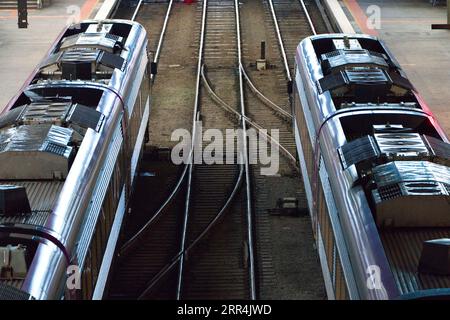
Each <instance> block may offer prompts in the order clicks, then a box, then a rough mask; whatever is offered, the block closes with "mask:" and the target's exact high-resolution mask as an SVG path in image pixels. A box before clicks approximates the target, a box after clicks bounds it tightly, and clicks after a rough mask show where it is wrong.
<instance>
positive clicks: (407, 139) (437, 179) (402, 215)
mask: <svg viewBox="0 0 450 320" xmlns="http://www.w3.org/2000/svg"><path fill="white" fill-rule="evenodd" d="M293 108H294V113H295V125H294V130H295V138H296V144H297V149H298V154H299V159H300V165H301V170H302V176H303V180H304V184H305V189H306V193H307V201H308V206H309V209H310V214H311V219H312V224H313V229H314V235H315V239H316V242H317V248H318V252H319V256H320V262H321V267H322V271H323V275H324V279H325V287H326V291H327V295H328V297H329V298H330V299H408V298H411V299H412V298H417V299H427V298H448V297H449V296H450V289H449V288H450V261H449V258H448V257H449V256H450V240H449V238H450V196H449V195H450V144H449V139H448V137H447V135H446V134H445V132H444V131H443V129H442V128H441V127H440V126H439V124H438V122H437V121H436V119H435V117H434V116H433V114H432V112H431V111H430V109H429V108H428V107H427V105H426V104H425V103H424V101H423V99H422V98H421V97H420V95H419V94H418V93H417V91H416V90H415V89H414V87H413V86H412V84H411V83H410V81H409V80H408V79H407V77H406V75H405V73H404V72H403V71H402V69H401V67H400V66H399V64H398V62H397V61H396V60H395V58H394V56H393V55H392V53H391V52H390V51H389V50H388V49H387V48H386V46H385V45H384V44H383V42H381V41H379V40H378V39H377V38H375V37H372V36H367V35H343V34H325V35H319V36H312V37H309V38H306V39H304V40H303V41H302V42H301V43H300V44H299V46H298V48H297V51H296V75H295V85H294V106H293Z"/></svg>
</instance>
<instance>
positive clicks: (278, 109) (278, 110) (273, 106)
mask: <svg viewBox="0 0 450 320" xmlns="http://www.w3.org/2000/svg"><path fill="white" fill-rule="evenodd" d="M242 74H243V75H244V77H245V79H246V80H247V84H248V85H249V87H250V89H251V90H252V92H253V93H254V94H255V95H256V96H257V97H258V98H259V99H260V100H261V101H262V102H263V103H264V104H265V105H266V106H268V107H269V108H271V109H272V110H273V111H275V112H276V113H277V114H280V115H281V116H282V117H283V120H291V121H292V119H293V116H292V115H291V114H290V113H289V112H287V111H285V110H284V109H283V108H281V107H280V106H278V105H277V104H275V103H274V102H273V101H271V100H270V99H269V98H267V97H266V96H265V95H264V94H263V93H262V92H261V91H259V90H258V89H257V88H256V86H255V85H254V84H253V82H252V80H251V79H250V77H249V76H248V75H247V72H246V71H245V69H244V68H242Z"/></svg>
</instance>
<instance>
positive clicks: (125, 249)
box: [118, 0, 192, 256]
mask: <svg viewBox="0 0 450 320" xmlns="http://www.w3.org/2000/svg"><path fill="white" fill-rule="evenodd" d="M142 2H143V1H140V2H139V3H138V5H137V7H136V9H135V11H134V14H133V18H132V20H135V19H136V17H137V14H138V11H139V10H140V7H141V5H142ZM172 5H173V0H170V2H169V5H168V7H167V11H166V15H165V18H164V23H163V27H162V29H161V35H160V37H159V41H158V46H157V49H156V53H155V57H154V60H153V62H154V63H158V60H159V55H160V53H161V48H162V43H163V41H164V35H165V33H166V29H167V24H168V21H169V17H170V13H171V11H172ZM153 76H154V75H153V74H152V75H151V79H152V80H153V79H154V78H153ZM190 153H192V150H191V151H190ZM189 157H190V155H189V156H188V158H189ZM187 169H188V166H187V164H186V165H185V168H184V170H183V173H182V174H181V176H180V178H179V179H178V182H177V184H176V186H175V188H174V190H173V191H172V193H171V194H170V195H169V197H168V198H167V199H166V200H165V201H164V203H163V204H162V205H161V207H160V208H159V209H158V210H157V211H156V213H155V214H154V215H153V216H152V218H151V219H150V220H149V221H148V222H147V223H146V224H145V225H144V226H143V227H142V228H141V229H139V231H138V232H137V233H136V234H135V235H134V236H133V237H132V238H130V239H129V240H128V241H127V242H126V243H125V244H124V245H123V246H122V247H121V248H120V250H119V253H118V256H123V255H125V254H126V253H128V251H129V250H130V249H131V248H132V247H133V246H134V244H136V243H137V242H138V241H139V239H140V238H141V237H142V235H143V234H144V233H145V231H147V230H148V229H149V228H150V227H151V226H152V225H153V224H154V223H155V222H156V221H157V220H158V219H159V218H160V216H161V215H162V212H163V210H164V209H165V208H166V206H167V205H168V204H169V203H170V202H171V201H172V200H173V199H174V197H175V195H176V194H177V193H178V191H179V190H180V187H181V185H182V183H183V181H184V179H185V177H186V173H187Z"/></svg>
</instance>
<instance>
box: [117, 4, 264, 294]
mask: <svg viewBox="0 0 450 320" xmlns="http://www.w3.org/2000/svg"><path fill="white" fill-rule="evenodd" d="M198 9H199V13H200V12H201V13H200V14H201V16H202V19H201V25H202V27H201V28H202V31H201V33H200V40H199V47H200V49H199V54H198V67H197V86H196V92H197V94H196V98H195V103H194V110H193V127H192V130H191V131H192V132H196V130H197V129H198V126H199V124H198V123H197V122H195V121H194V120H197V119H200V118H201V120H202V121H203V128H202V130H203V131H206V130H208V129H212V128H214V129H219V130H223V131H225V130H226V129H229V128H235V127H236V123H235V122H233V121H232V120H231V119H229V118H228V117H227V114H226V113H222V114H221V113H220V112H219V113H218V112H217V106H215V105H214V102H213V101H212V100H211V98H210V97H209V96H208V94H207V92H204V91H203V90H202V88H201V82H200V81H201V79H200V77H201V71H202V70H203V65H205V64H206V65H208V66H211V67H208V76H209V77H210V78H211V79H212V83H213V84H214V87H215V88H216V89H217V90H218V91H219V92H228V93H231V94H228V102H229V103H232V104H237V103H238V101H239V100H240V99H239V97H240V95H239V94H238V93H237V92H236V90H235V87H236V85H237V84H238V83H239V78H238V77H237V76H236V68H237V67H238V65H239V57H240V54H239V46H240V45H239V43H238V42H237V41H238V37H239V36H238V34H239V33H238V30H237V25H238V21H237V20H238V19H237V18H236V13H237V10H236V7H235V2H234V1H208V2H206V1H205V2H204V3H203V4H199V5H198ZM223 52H225V58H224V57H223V55H222V53H223ZM237 112H242V110H240V111H238V110H237ZM197 142H198V141H196V140H195V138H194V142H193V144H192V147H193V146H194V144H196V143H197ZM189 157H191V158H192V159H193V157H194V155H193V154H190V155H189ZM238 157H239V158H240V159H244V158H245V157H246V153H244V152H242V150H237V151H236V152H235V163H236V162H237V161H236V159H237V158H238ZM246 177H248V174H245V164H216V165H205V164H193V163H188V164H187V165H186V167H185V170H184V171H183V174H182V176H181V178H180V179H179V181H178V184H177V186H179V189H178V190H177V192H173V193H172V194H171V197H169V198H168V199H167V200H166V201H165V204H166V205H165V206H164V205H163V206H162V207H161V208H160V209H159V210H157V213H156V214H155V215H153V217H152V218H150V220H149V221H148V222H146V223H144V226H143V227H141V229H140V230H139V231H138V232H137V233H135V234H134V235H132V236H130V235H126V236H125V238H128V240H126V241H125V243H124V245H123V247H122V249H121V250H120V251H119V252H120V261H121V262H120V263H119V265H118V267H117V269H116V272H115V278H114V279H116V281H113V283H114V284H115V286H116V288H113V289H112V290H110V292H112V294H110V298H141V299H149V298H177V299H182V298H183V299H193V298H197V299H198V298H203V299H208V298H216V299H217V298H223V299H233V298H234V299H236V298H239V299H254V298H255V297H256V290H255V287H256V285H255V283H254V270H253V268H254V265H253V253H252V247H253V244H252V240H251V238H252V235H251V234H249V230H251V227H250V228H249V227H246V226H251V221H249V219H252V216H251V212H248V210H251V205H250V202H251V200H250V199H248V196H247V194H249V192H245V191H246V190H247V191H248V190H249V186H248V180H246V179H247V178H246ZM243 186H245V187H243ZM180 199H181V200H180ZM181 203H182V207H181V208H180V207H179V205H180V204H181ZM174 212H177V213H178V214H177V215H176V216H174V215H173V213H174ZM180 213H184V215H180ZM180 216H181V218H180ZM174 230H176V233H178V234H177V235H176V236H174ZM169 234H170V235H171V236H170V238H171V241H170V239H167V238H168V236H167V235H169ZM155 237H156V238H155ZM158 238H159V239H158ZM157 239H158V240H157ZM176 247H177V248H178V250H175V251H176V252H174V248H176ZM161 264H162V265H161ZM158 269H159V270H158ZM121 279H123V280H121ZM129 282H132V283H133V285H132V286H129V287H128V288H124V287H125V286H126V283H129ZM162 283H164V284H163V285H161V284H162ZM168 284H169V285H168ZM161 288H166V290H162V289H161ZM167 288H170V289H169V290H167ZM127 290H128V291H127ZM114 292H116V293H114ZM124 292H126V293H125V294H124Z"/></svg>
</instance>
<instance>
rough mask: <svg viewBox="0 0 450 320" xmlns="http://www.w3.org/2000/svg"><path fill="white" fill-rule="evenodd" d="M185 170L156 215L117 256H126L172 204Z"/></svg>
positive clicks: (185, 168)
mask: <svg viewBox="0 0 450 320" xmlns="http://www.w3.org/2000/svg"><path fill="white" fill-rule="evenodd" d="M187 169H188V165H185V166H184V170H183V173H182V174H181V176H180V178H179V179H178V182H177V184H176V186H175V188H174V189H173V191H172V193H171V194H170V195H169V197H168V198H167V199H166V200H165V201H164V203H163V204H162V205H161V207H160V208H159V209H158V210H157V211H156V213H155V214H154V215H153V216H152V217H151V218H150V220H149V221H148V222H147V223H146V224H145V225H144V226H142V228H141V229H139V231H138V232H136V233H135V235H134V236H133V237H132V238H130V239H129V240H128V241H127V242H126V243H125V244H124V245H123V246H122V247H121V248H120V250H119V253H118V256H119V257H120V256H124V255H126V254H127V253H128V252H129V251H130V250H131V248H133V247H134V245H135V244H136V243H137V242H139V240H140V239H141V238H142V236H143V235H144V233H145V232H146V231H147V230H149V228H151V226H153V224H154V223H155V222H156V221H158V219H159V218H160V217H161V216H162V213H163V211H164V209H165V208H166V207H167V205H168V204H170V203H171V202H172V200H173V199H174V198H175V196H176V195H177V193H178V191H179V190H180V187H181V185H182V184H183V182H184V179H185V177H186V173H187Z"/></svg>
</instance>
